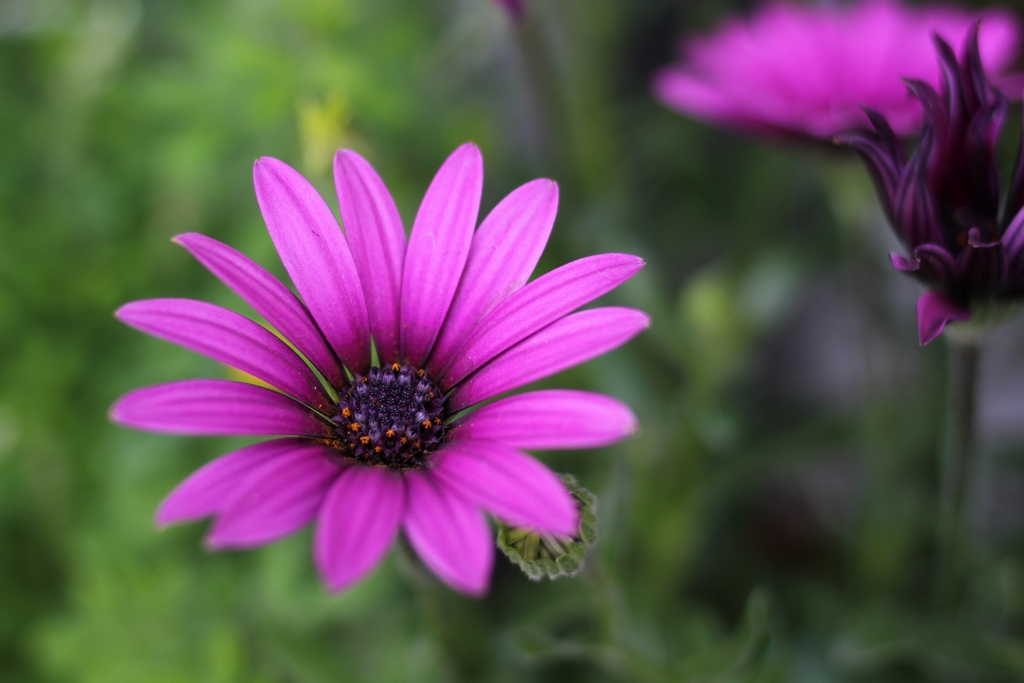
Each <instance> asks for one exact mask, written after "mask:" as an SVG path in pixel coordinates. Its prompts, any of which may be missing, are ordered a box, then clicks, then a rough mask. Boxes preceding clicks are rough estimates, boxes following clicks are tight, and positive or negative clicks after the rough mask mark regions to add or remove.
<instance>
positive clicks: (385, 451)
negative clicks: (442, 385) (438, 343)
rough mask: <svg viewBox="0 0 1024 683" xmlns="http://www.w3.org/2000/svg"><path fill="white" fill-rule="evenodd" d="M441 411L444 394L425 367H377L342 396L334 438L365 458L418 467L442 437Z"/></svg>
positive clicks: (346, 452) (346, 451)
mask: <svg viewBox="0 0 1024 683" xmlns="http://www.w3.org/2000/svg"><path fill="white" fill-rule="evenodd" d="M443 415H444V399H443V395H442V394H441V392H440V390H438V388H437V385H435V384H434V382H433V381H432V380H431V379H430V378H429V377H428V376H427V374H426V372H425V371H424V370H422V369H417V368H413V367H411V366H409V365H400V364H398V363H392V364H391V365H389V366H385V367H383V368H379V367H374V368H371V369H370V372H369V373H368V374H367V375H366V376H357V377H356V380H355V381H354V382H353V383H352V384H351V385H350V386H349V387H348V388H347V389H346V390H345V391H343V392H342V394H341V396H340V397H339V399H338V412H337V417H335V418H334V421H335V423H336V424H337V425H338V427H337V428H336V429H335V432H336V434H337V438H336V439H331V440H330V444H331V445H332V446H333V447H334V448H335V449H337V450H338V451H340V452H341V454H342V455H343V456H344V457H345V458H347V459H349V460H354V461H356V462H359V463H362V464H366V465H374V466H378V467H387V468H390V469H397V470H408V469H418V468H420V467H423V465H424V464H425V463H426V460H427V458H428V457H429V455H430V454H431V453H433V452H434V451H435V450H437V448H438V447H439V446H440V445H441V443H442V441H443V439H444V435H445V431H446V427H445V425H444V420H443V419H442V417H443Z"/></svg>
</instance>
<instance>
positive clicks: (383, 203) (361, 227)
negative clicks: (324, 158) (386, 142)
mask: <svg viewBox="0 0 1024 683" xmlns="http://www.w3.org/2000/svg"><path fill="white" fill-rule="evenodd" d="M334 186H335V189H336V190H337V192H338V203H339V204H340V205H341V220H342V223H343V225H344V228H345V235H346V237H348V243H349V246H350V247H351V248H352V257H353V259H354V260H355V264H356V269H357V270H358V271H359V279H360V280H361V281H362V283H363V295H364V296H365V297H366V308H367V313H368V315H369V318H370V331H371V332H372V333H373V339H374V343H375V344H376V346H377V355H378V356H379V357H380V359H381V362H382V363H384V364H389V363H394V362H395V361H397V360H398V359H399V334H398V314H399V311H398V304H399V300H400V295H401V288H402V265H403V263H404V261H405V228H403V227H402V217H401V216H400V215H399V214H398V207H396V206H395V200H394V199H392V198H391V193H390V192H388V188H387V187H385V185H384V182H383V181H382V180H381V179H380V176H379V175H377V172H376V171H375V170H373V167H372V166H370V164H369V163H368V162H367V161H366V159H364V158H363V157H361V156H359V155H358V154H356V153H355V152H353V151H352V150H348V149H346V150H339V151H338V153H337V155H335V157H334Z"/></svg>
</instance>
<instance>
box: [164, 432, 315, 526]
mask: <svg viewBox="0 0 1024 683" xmlns="http://www.w3.org/2000/svg"><path fill="white" fill-rule="evenodd" d="M309 448H321V449H322V448H324V447H323V446H317V445H315V444H311V443H310V442H309V441H305V440H302V439H273V440H271V441H263V442H261V443H254V444H252V445H251V446H246V447H245V448H241V449H239V450H237V451H234V452H233V453H228V454H227V455H222V456H220V457H219V458H217V459H216V460H213V461H212V462H209V463H207V464H206V465H204V466H202V467H200V468H199V469H198V470H196V471H195V472H193V473H192V474H191V475H189V477H188V478H187V479H185V481H183V482H181V483H180V484H178V485H177V486H176V487H175V488H174V490H173V491H171V492H170V494H168V496H167V497H166V498H164V500H163V502H162V503H160V507H159V508H157V511H156V523H157V524H159V525H160V526H165V525H167V524H174V523H176V522H185V521H189V520H193V519H200V518H202V517H208V516H210V515H213V514H217V513H219V512H223V511H224V508H225V505H226V504H227V503H228V502H229V501H230V500H231V499H232V498H233V497H234V495H235V493H236V492H237V491H238V489H239V488H240V487H241V485H242V483H243V482H244V481H245V479H246V477H248V476H249V475H251V474H252V473H253V472H255V471H256V470H257V469H259V468H260V467H262V466H263V465H264V464H266V463H268V462H270V461H271V460H273V459H274V458H278V457H281V456H282V455H286V454H288V453H292V452H294V451H297V450H304V449H309Z"/></svg>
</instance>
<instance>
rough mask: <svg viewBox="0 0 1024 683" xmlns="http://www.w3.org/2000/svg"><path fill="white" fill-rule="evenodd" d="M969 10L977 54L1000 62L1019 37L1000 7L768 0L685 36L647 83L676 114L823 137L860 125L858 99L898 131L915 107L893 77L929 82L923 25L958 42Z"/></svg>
mask: <svg viewBox="0 0 1024 683" xmlns="http://www.w3.org/2000/svg"><path fill="white" fill-rule="evenodd" d="M978 16H983V17H985V21H984V28H983V31H982V32H983V35H982V52H983V55H984V57H985V61H986V63H987V64H988V65H989V66H990V67H991V68H993V69H996V70H999V69H1001V68H1003V67H1005V66H1007V65H1008V64H1009V62H1010V61H1011V60H1012V58H1013V57H1014V55H1015V53H1016V47H1017V39H1018V28H1017V23H1016V20H1015V19H1014V18H1013V17H1012V16H1011V15H1009V14H1007V13H1005V12H1001V11H998V10H990V11H987V12H984V13H982V14H981V15H979V14H978V13H968V12H965V11H963V10H960V9H957V8H954V7H941V6H939V7H930V8H911V7H904V6H902V5H900V4H899V3H897V2H894V1H892V0H870V1H867V2H861V3H857V4H853V5H852V6H848V5H844V4H841V3H824V4H820V5H804V6H799V5H792V4H787V3H782V2H778V3H773V4H769V5H767V6H765V7H762V8H761V9H760V10H759V11H757V12H755V13H754V14H753V15H752V16H750V17H749V18H745V19H743V18H734V19H732V20H730V21H728V22H727V23H726V24H725V25H724V26H722V27H721V28H720V29H719V30H718V31H717V32H716V33H714V34H713V35H711V36H709V37H688V38H687V39H685V40H684V41H683V43H682V45H681V48H682V50H681V61H680V62H679V63H678V64H675V65H672V66H669V67H666V68H665V69H663V70H661V71H660V72H659V73H658V74H657V76H656V77H655V80H654V92H655V94H656V96H657V97H658V99H660V100H661V101H662V103H664V104H665V105H666V106H668V107H671V108H672V109H675V110H677V111H679V112H681V113H683V114H686V115H688V116H692V117H694V118H697V119H701V120H703V121H706V122H709V123H712V124H715V125H720V126H724V127H728V128H733V129H738V130H742V131H746V132H749V133H755V134H762V135H768V136H774V137H778V136H783V137H788V136H801V137H806V136H809V137H811V138H817V139H826V140H827V139H829V138H831V137H832V136H833V135H836V134H837V133H841V132H845V131H848V130H851V129H854V128H866V127H867V126H868V120H867V118H866V117H865V115H864V112H863V111H862V109H861V107H862V106H867V107H870V108H871V109H874V110H875V111H878V112H880V113H881V114H882V115H884V116H885V117H886V118H887V119H888V120H889V123H890V125H891V126H892V127H893V129H894V130H895V131H896V133H897V134H899V135H905V134H908V133H910V132H912V131H913V130H915V129H916V127H917V125H918V123H919V122H920V118H921V109H920V107H919V105H918V103H917V101H915V100H914V99H912V98H910V97H908V96H907V94H906V91H905V89H904V88H903V86H902V85H901V83H900V80H899V79H900V78H901V77H912V78H917V79H921V80H924V81H925V82H927V83H930V84H932V85H937V84H938V79H939V71H938V69H936V67H935V59H934V50H933V48H932V42H931V36H932V34H933V33H938V34H939V35H941V36H943V37H944V38H946V39H947V40H948V41H950V42H952V43H953V44H954V45H960V44H961V42H962V41H963V39H964V37H965V36H966V34H967V31H968V29H969V28H970V26H971V23H972V22H973V21H975V19H976V18H977V17H978Z"/></svg>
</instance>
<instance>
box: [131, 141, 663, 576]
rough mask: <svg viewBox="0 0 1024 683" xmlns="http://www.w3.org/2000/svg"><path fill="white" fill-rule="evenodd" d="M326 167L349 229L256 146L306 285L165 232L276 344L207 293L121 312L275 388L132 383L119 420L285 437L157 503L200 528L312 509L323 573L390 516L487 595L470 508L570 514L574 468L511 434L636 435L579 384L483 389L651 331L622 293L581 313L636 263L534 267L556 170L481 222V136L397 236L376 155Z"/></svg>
mask: <svg viewBox="0 0 1024 683" xmlns="http://www.w3.org/2000/svg"><path fill="white" fill-rule="evenodd" d="M334 170H335V183H336V187H337V191H338V199H339V202H340V204H341V216H342V220H343V222H344V225H345V233H344V234H342V231H341V230H340V229H339V227H338V223H337V221H336V220H335V218H334V216H333V215H332V214H331V210H330V209H329V208H328V206H327V204H326V203H325V202H324V201H323V199H322V198H321V197H320V195H319V194H318V193H317V192H316V190H315V189H314V188H313V186H312V185H310V184H309V183H308V182H307V181H306V180H305V179H304V178H303V177H302V176H301V175H299V173H298V172H296V171H295V170H293V169H292V168H290V167H289V166H287V165H285V164H284V163H282V162H280V161H277V160H275V159H269V158H264V159H260V160H259V161H258V162H256V167H255V170H254V176H255V182H256V196H257V199H258V200H259V204H260V208H261V210H262V212H263V217H264V219H265V220H266V223H267V227H268V228H269V230H270V236H271V238H272V239H273V241H274V245H275V246H276V247H277V251H278V253H279V254H280V256H281V259H282V261H283V262H284V265H285V268H286V270H287V271H288V273H289V275H290V276H291V279H292V282H293V283H294V284H295V287H296V288H297V289H298V291H299V293H300V294H301V296H302V299H301V300H300V299H299V298H297V297H296V296H295V295H294V294H292V293H291V291H290V290H289V289H288V288H287V287H286V286H285V285H283V284H282V283H281V282H280V281H278V280H277V279H275V278H274V277H273V276H272V275H270V273H268V272H267V271H266V270H264V269H263V268H261V267H260V266H259V265H257V264H256V263H254V262H252V261H251V260H249V259H248V258H247V257H245V256H243V255H242V254H240V253H239V252H237V251H235V250H234V249H232V248H231V247H228V246H226V245H224V244H221V243H219V242H217V241H215V240H213V239H210V238H209V237H204V236H203V235H199V234H195V233H190V234H186V235H180V236H178V237H177V238H175V241H177V242H178V243H179V244H181V245H182V246H184V247H185V248H186V249H188V250H189V251H190V252H191V253H192V254H193V255H194V256H195V257H196V258H197V259H198V260H199V261H200V262H201V263H202V264H203V265H205V266H206V267H207V268H208V269H209V270H210V271H211V272H212V273H213V274H214V275H216V276H217V277H218V278H220V279H221V280H222V281H223V282H224V283H225V284H227V285H228V286H229V287H230V288H231V289H233V290H234V291H235V292H236V293H237V294H238V295H239V296H240V297H241V298H242V299H244V300H245V301H246V302H248V303H249V304H250V305H251V306H252V307H253V308H254V309H255V310H256V311H257V312H258V313H259V314H260V315H262V316H263V317H264V318H265V319H266V320H267V321H268V322H269V323H270V324H271V325H272V326H273V327H274V328H275V329H276V331H277V332H278V333H279V334H280V335H281V337H283V338H284V339H286V340H287V343H286V342H285V341H282V340H281V339H280V338H278V336H276V335H275V334H273V333H272V332H270V331H268V330H267V329H265V328H264V327H263V326H261V325H259V324H257V323H255V322H253V321H251V320H249V319H247V318H245V317H243V316H241V315H238V314H236V313H233V312H231V311H228V310H226V309H223V308H220V307H217V306H213V305H211V304H207V303H203V302H201V301H191V300H187V299H154V300H148V301H137V302H133V303H130V304H127V305H126V306H124V307H122V308H121V309H120V310H119V311H118V312H117V316H118V317H119V318H120V319H121V320H122V321H124V322H125V323H127V324H129V325H131V326H132V327H135V328H137V329H139V330H142V331H144V332H147V333H149V334H151V335H153V336H156V337H159V338H161V339H165V340H167V341H171V342H174V343H176V344H179V345H181V346H184V347H186V348H188V349H191V350H193V351H197V352H199V353H202V354H204V355H207V356H209V357H210V358H213V359H215V360H217V361H220V362H222V363H226V364H228V365H231V366H233V367H235V368H237V369H239V370H242V371H243V372H246V373H249V374H251V375H253V376H255V377H256V378H258V379H260V380H263V381H264V382H266V383H268V384H270V385H271V386H273V387H276V388H277V391H273V390H271V389H267V388H264V387H261V386H256V385H253V384H247V383H242V382H232V381H228V380H220V379H197V380H185V381H180V382H171V383H169V384H163V385H159V386H153V387H145V388H142V389H137V390H135V391H132V392H130V393H128V394H126V395H125V396H123V397H122V398H121V399H120V400H119V401H118V402H117V403H116V404H115V405H114V407H113V408H112V409H111V416H112V419H113V420H114V422H116V423H118V424H122V425H126V426H129V427H135V428H139V429H147V430H153V431H161V432H168V433H177V434H192V435H272V436H278V437H282V438H277V439H273V440H270V441H264V442H262V443H257V444H255V445H252V446H248V447H246V448H242V449H241V450H238V451H235V452H234V453H230V454H228V455H225V456H223V457H221V458H218V459H217V460H214V461H213V462H211V463H210V464H208V465H206V466H205V467H203V468H201V469H200V470H198V471H197V472H195V473H194V474H193V475H191V476H190V477H189V478H188V479H186V480H185V481H184V482H183V483H182V484H181V485H179V486H178V487H177V488H176V489H175V490H174V491H173V492H172V493H171V494H170V495H169V496H168V497H167V499H166V500H164V502H163V503H162V504H161V506H160V509H159V510H158V512H157V522H158V523H159V524H161V525H163V524H169V523H172V522H179V521H185V520H192V519H197V518H201V517H207V516H212V517H214V518H215V521H214V523H213V525H212V528H211V530H210V533H209V535H208V536H207V544H208V545H209V547H211V548H213V549H221V548H249V547H253V546H258V545H262V544H264V543H269V542H271V541H273V540H275V539H277V538H280V537H282V536H284V535H286V534H290V533H292V532H294V531H296V530H297V529H299V528H301V527H303V526H305V525H306V524H308V523H310V522H312V521H314V520H316V534H315V540H314V557H315V561H316V564H317V567H318V568H319V571H320V573H321V575H322V576H323V578H324V580H325V582H326V583H327V585H328V586H329V587H330V588H331V589H334V590H341V589H344V588H345V587H347V586H349V585H351V584H352V583H353V582H355V581H357V580H359V579H360V578H361V577H363V576H364V575H366V574H367V573H368V572H369V571H370V570H371V569H372V568H373V567H374V566H376V565H377V563H378V562H380V560H381V558H382V557H383V556H384V554H385V553H386V552H387V550H388V548H389V547H390V545H391V543H392V541H393V540H394V539H395V536H396V535H397V534H398V532H399V530H400V529H401V530H402V531H403V532H404V533H405V535H406V537H407V538H408V540H409V542H410V544H411V545H412V547H413V548H414V549H415V550H416V552H417V553H418V554H419V556H420V558H421V559H422V560H423V562H424V563H425V564H426V565H427V566H428V567H429V568H430V569H431V570H432V571H433V572H434V573H436V574H437V576H438V577H440V578H441V579H442V580H443V581H445V582H446V583H448V584H449V585H451V586H452V587H453V588H455V589H457V590H459V591H462V592H464V593H468V594H470V595H480V594H482V593H484V592H485V591H486V590H487V586H488V583H489V577H490V572H491V567H492V564H493V560H494V551H495V543H494V538H493V535H492V534H491V531H490V529H489V528H488V525H487V522H486V520H485V518H484V516H483V514H482V512H481V511H482V510H486V511H487V512H490V513H492V514H494V515H495V516H497V517H498V518H500V519H501V520H503V521H505V522H507V523H509V524H515V525H525V526H533V527H536V528H537V529H539V530H545V531H550V532H553V533H558V534H567V535H574V534H575V532H576V530H577V524H578V518H577V517H578V515H577V510H576V507H575V505H574V503H573V501H572V498H571V497H570V495H569V493H568V492H567V491H566V488H565V486H564V485H563V484H562V483H561V481H560V480H559V479H558V477H556V476H555V474H554V473H552V472H551V471H550V470H549V469H548V468H547V467H545V466H544V465H543V464H541V463H540V462H539V461H537V460H535V459H534V458H532V457H530V456H529V455H527V454H525V453H523V452H522V451H521V450H520V449H563V448H594V447H598V446H604V445H607V444H611V443H614V442H616V441H618V440H620V439H622V438H624V437H626V436H628V435H629V434H631V433H632V432H633V431H634V430H635V428H636V419H635V417H634V416H633V414H632V412H631V411H630V410H629V408H627V407H626V406H625V405H623V404H622V403H620V402H619V401H617V400H615V399H612V398H610V397H608V396H603V395H600V394H593V393H588V392H582V391H561V390H547V391H535V392H530V393H525V394H519V395H515V396H510V397H507V398H503V399H499V400H497V401H494V402H492V403H489V404H487V405H484V406H480V405H479V404H480V403H482V402H484V401H487V400H489V399H492V398H494V397H496V396H498V395H499V394H502V393H505V392H508V391H510V390H513V389H516V388H518V387H521V386H523V385H525V384H528V383H530V382H533V381H535V380H538V379H541V378H543V377H547V376H549V375H551V374H554V373H556V372H559V371H561V370H564V369H565V368H569V367H572V366H574V365H577V364H579V363H582V362H584V361H586V360H588V359H591V358H594V357H596V356H599V355H601V354H603V353H605V352H607V351H609V350H611V349H614V348H616V347H618V346H620V345H621V344H623V343H625V342H626V341H627V340H629V339H630V338H632V337H633V336H634V335H636V334H637V333H639V332H640V331H641V330H643V329H644V328H646V327H647V326H648V323H649V320H648V318H647V316H646V315H644V314H643V313H641V312H640V311H636V310H632V309H628V308H618V307H605V308H594V309H590V310H585V311H581V312H575V313H574V311H575V310H576V309H578V308H579V307H581V306H583V305H585V304H587V303H588V302H590V301H593V300H594V299H596V298H597V297H599V296H601V295H602V294H605V293H606V292H608V291H610V290H611V289H613V288H615V287H617V286H618V285H620V284H621V283H622V282H624V281H625V280H627V279H629V278H630V277H632V276H633V275H634V274H635V273H636V272H637V271H638V270H640V268H641V267H642V266H643V261H642V260H641V259H639V258H637V257H635V256H629V255H626V254H602V255H599V256H591V257H588V258H583V259H580V260H578V261H574V262H572V263H570V264H568V265H565V266H562V267H561V268H558V269H556V270H553V271H551V272H550V273H547V274H546V275H543V276H541V277H539V278H537V279H536V280H533V281H532V282H529V283H528V284H527V280H529V278H530V275H531V273H532V272H533V269H534V267H535V266H536V264H537V261H538V259H539V258H540V255H541V252H542V251H543V250H544V246H545V244H546V243H547V239H548V235H549V234H550V231H551V227H552V225H553V223H554V220H555V212H556V210H557V205H558V186H557V185H556V184H555V183H554V182H552V181H550V180H535V181H533V182H530V183H527V184H526V185H523V186H522V187H520V188H519V189H517V190H515V191H514V192H513V193H512V194H510V195H509V196H508V197H506V198H505V199H504V200H502V201H501V203H499V204H498V205H497V206H496V207H495V208H494V210H493V211H492V212H491V213H490V214H489V215H488V216H487V218H486V219H485V220H484V221H483V223H482V224H481V226H480V229H479V230H476V231H475V232H474V227H475V225H476V220H477V211H478V209H479V205H480V193H481V188H482V184H483V161H482V159H481V157H480V151H479V150H478V149H477V148H476V146H474V145H472V144H466V145H463V146H462V147H460V148H459V149H457V150H456V151H455V152H454V153H453V154H452V155H451V156H450V157H449V158H448V160H447V161H446V162H445V163H444V165H443V166H442V167H441V169H440V170H439V171H438V173H437V175H436V177H435V178H434V180H433V182H432V183H431V185H430V188H429V189H428V190H427V194H426V196H425V197H424V199H423V203H422V204H421V206H420V209H419V212H418V213H417V215H416V220H415V222H414V224H413V228H412V234H411V237H410V238H409V241H408V244H407V243H406V237H405V230H404V228H403V226H402V221H401V218H400V217H399V215H398V210H397V209H396V207H395V203H394V201H393V200H392V198H391V195H390V194H389V192H388V190H387V188H386V187H385V186H384V183H383V182H382V181H381V179H380V177H379V176H378V175H377V173H376V172H375V171H374V170H373V168H372V167H371V166H370V165H369V164H368V163H367V162H366V161H365V160H364V159H363V158H362V157H360V156H359V155H358V154H356V153H355V152H351V151H341V152H339V153H338V155H337V157H336V158H335V165H334ZM371 350H374V351H375V352H376V354H374V353H372V352H371ZM300 354H301V355H300ZM375 356H376V357H377V358H379V362H380V364H379V366H372V365H371V361H372V359H373V358H374V357H375Z"/></svg>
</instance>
